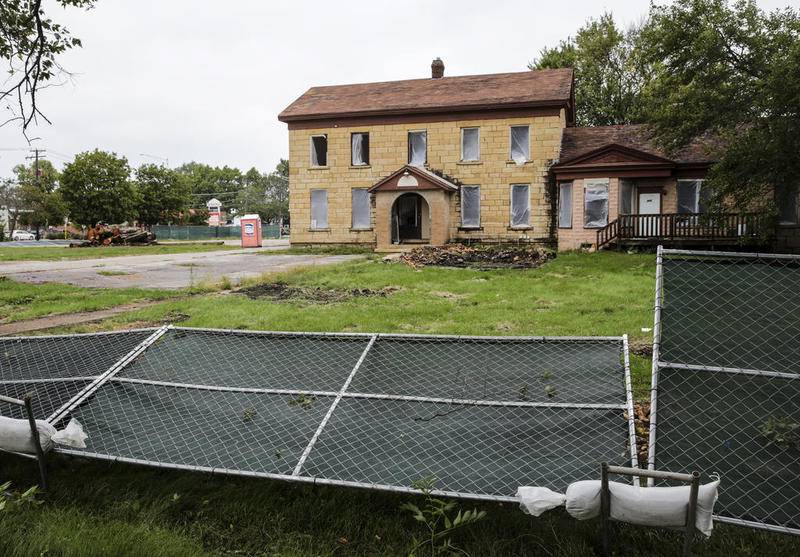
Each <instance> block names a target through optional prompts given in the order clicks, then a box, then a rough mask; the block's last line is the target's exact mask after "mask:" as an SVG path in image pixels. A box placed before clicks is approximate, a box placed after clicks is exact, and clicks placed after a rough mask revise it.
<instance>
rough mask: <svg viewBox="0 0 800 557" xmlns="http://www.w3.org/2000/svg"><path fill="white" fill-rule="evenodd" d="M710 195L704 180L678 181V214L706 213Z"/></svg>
mask: <svg viewBox="0 0 800 557" xmlns="http://www.w3.org/2000/svg"><path fill="white" fill-rule="evenodd" d="M709 193H710V192H709V190H708V189H707V188H706V189H703V180H678V213H680V214H682V215H685V214H691V213H704V212H705V211H706V205H707V202H708V197H709Z"/></svg>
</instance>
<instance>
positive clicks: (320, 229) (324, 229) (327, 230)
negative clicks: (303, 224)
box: [308, 228, 331, 232]
mask: <svg viewBox="0 0 800 557" xmlns="http://www.w3.org/2000/svg"><path fill="white" fill-rule="evenodd" d="M308 231H309V232H330V231H331V229H330V228H309V229H308Z"/></svg>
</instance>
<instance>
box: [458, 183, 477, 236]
mask: <svg viewBox="0 0 800 557" xmlns="http://www.w3.org/2000/svg"><path fill="white" fill-rule="evenodd" d="M480 225H481V188H480V186H461V227H462V228H478V227H479V226H480Z"/></svg>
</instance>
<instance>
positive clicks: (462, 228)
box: [458, 226, 483, 232]
mask: <svg viewBox="0 0 800 557" xmlns="http://www.w3.org/2000/svg"><path fill="white" fill-rule="evenodd" d="M458 230H459V232H473V231H476V232H479V231H481V230H483V227H482V226H459V227H458Z"/></svg>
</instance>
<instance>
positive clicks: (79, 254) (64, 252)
mask: <svg viewBox="0 0 800 557" xmlns="http://www.w3.org/2000/svg"><path fill="white" fill-rule="evenodd" d="M228 249H240V248H239V246H225V245H210V244H184V245H181V244H164V245H154V246H109V247H95V248H70V247H60V246H53V247H43V248H4V247H3V244H0V261H56V260H59V259H95V258H104V257H119V256H121V255H167V254H170V253H192V252H204V251H217V250H228ZM0 273H2V270H1V269H0Z"/></svg>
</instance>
